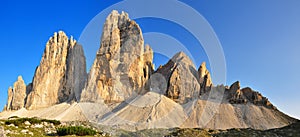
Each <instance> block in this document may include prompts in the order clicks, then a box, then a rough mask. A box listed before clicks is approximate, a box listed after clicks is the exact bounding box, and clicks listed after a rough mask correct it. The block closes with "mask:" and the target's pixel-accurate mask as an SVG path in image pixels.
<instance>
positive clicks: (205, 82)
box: [198, 62, 213, 94]
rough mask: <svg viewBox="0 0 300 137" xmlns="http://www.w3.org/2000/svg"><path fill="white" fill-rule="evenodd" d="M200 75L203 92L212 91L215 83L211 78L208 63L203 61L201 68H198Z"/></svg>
mask: <svg viewBox="0 0 300 137" xmlns="http://www.w3.org/2000/svg"><path fill="white" fill-rule="evenodd" d="M198 75H199V78H200V86H201V93H200V94H204V93H205V92H208V91H210V89H211V87H212V85H213V83H212V80H211V76H210V72H209V71H208V69H207V68H206V63H205V62H203V63H202V64H201V65H200V67H199V69H198Z"/></svg>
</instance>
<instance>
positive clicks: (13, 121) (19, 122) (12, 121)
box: [5, 118, 61, 126]
mask: <svg viewBox="0 0 300 137" xmlns="http://www.w3.org/2000/svg"><path fill="white" fill-rule="evenodd" d="M25 121H28V122H30V123H31V124H41V123H42V122H47V123H53V124H54V125H60V124H61V123H60V121H57V120H48V119H37V118H18V119H10V120H6V121H5V124H6V125H10V124H14V125H15V126H20V125H23V124H24V122H25Z"/></svg>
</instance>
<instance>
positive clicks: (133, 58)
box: [81, 11, 154, 102]
mask: <svg viewBox="0 0 300 137" xmlns="http://www.w3.org/2000/svg"><path fill="white" fill-rule="evenodd" d="M152 58H153V51H152V49H151V48H150V46H146V47H145V46H144V39H143V36H142V31H141V29H140V27H139V26H138V24H137V23H136V22H135V21H133V20H130V19H129V17H128V14H127V13H125V12H122V13H121V14H119V13H118V12H117V11H113V12H112V13H111V14H110V15H109V16H108V17H107V19H106V22H105V24H104V27H103V33H102V38H101V46H100V49H99V50H98V52H97V55H96V59H95V61H94V64H93V66H92V68H91V70H90V73H89V75H88V78H87V83H86V86H85V88H84V90H83V92H82V95H81V101H86V102H99V101H101V100H104V101H105V102H121V101H124V100H126V99H128V98H130V97H132V96H134V95H137V94H140V93H142V92H145V91H144V90H146V89H144V86H145V83H146V82H147V80H148V79H149V77H150V74H151V73H152V72H153V69H154V68H153V64H152Z"/></svg>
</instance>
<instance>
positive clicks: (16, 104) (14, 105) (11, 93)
mask: <svg viewBox="0 0 300 137" xmlns="http://www.w3.org/2000/svg"><path fill="white" fill-rule="evenodd" d="M25 98H26V85H25V82H24V80H23V78H22V76H19V77H18V80H17V81H16V82H15V83H14V86H13V87H10V88H9V89H8V99H7V104H6V108H5V109H6V110H19V109H21V108H23V107H24V103H25V101H24V100H25Z"/></svg>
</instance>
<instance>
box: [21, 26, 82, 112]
mask: <svg viewBox="0 0 300 137" xmlns="http://www.w3.org/2000/svg"><path fill="white" fill-rule="evenodd" d="M85 76H86V66H85V56H84V53H83V50H82V47H81V46H80V45H78V44H77V43H76V41H75V40H74V39H73V38H72V37H71V38H70V39H69V38H68V37H67V35H66V34H65V33H64V32H62V31H60V32H58V33H54V36H53V37H51V38H50V39H49V41H48V42H47V45H46V49H45V51H44V54H43V57H42V60H41V62H40V65H39V66H38V67H37V69H36V72H35V75H34V78H33V82H32V87H30V88H31V91H30V92H29V95H28V97H27V101H26V108H27V109H38V108H44V107H48V106H52V105H54V104H57V103H61V102H66V101H73V100H76V98H75V97H76V96H79V95H78V94H80V92H81V90H82V87H83V83H84V79H85ZM75 94H77V95H75Z"/></svg>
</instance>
